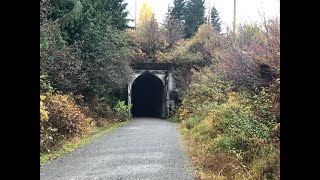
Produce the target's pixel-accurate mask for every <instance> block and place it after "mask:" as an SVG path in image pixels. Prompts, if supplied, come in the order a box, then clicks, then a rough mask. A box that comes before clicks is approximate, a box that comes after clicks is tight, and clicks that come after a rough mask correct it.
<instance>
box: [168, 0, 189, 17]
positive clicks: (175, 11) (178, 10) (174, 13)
mask: <svg viewBox="0 0 320 180" xmlns="http://www.w3.org/2000/svg"><path fill="white" fill-rule="evenodd" d="M185 3H186V2H185V0H174V2H173V8H172V10H171V12H170V16H171V17H172V19H177V20H180V21H181V20H183V10H184V7H185Z"/></svg>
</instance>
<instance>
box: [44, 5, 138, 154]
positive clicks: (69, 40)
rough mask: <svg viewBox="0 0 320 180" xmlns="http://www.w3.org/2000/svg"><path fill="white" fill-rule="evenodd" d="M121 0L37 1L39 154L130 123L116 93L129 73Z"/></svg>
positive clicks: (126, 39)
mask: <svg viewBox="0 0 320 180" xmlns="http://www.w3.org/2000/svg"><path fill="white" fill-rule="evenodd" d="M127 14H128V12H127V10H126V3H123V1H122V0H120V1H119V0H107V1H95V2H93V1H90V0H67V1H65V0H41V1H40V152H41V156H46V154H48V153H49V154H50V153H54V152H59V151H61V148H63V146H64V145H65V144H66V143H68V142H69V141H74V140H75V139H81V138H83V137H87V136H88V135H89V134H90V131H92V129H94V128H95V127H102V128H105V127H106V126H108V125H109V124H111V123H114V122H118V121H126V120H129V119H130V117H131V115H130V108H129V107H127V106H125V105H124V104H123V103H124V102H123V100H121V99H119V97H118V96H116V94H115V92H116V91H117V90H119V89H121V88H122V87H124V86H125V85H126V83H127V80H128V77H129V75H130V74H131V73H132V69H131V67H130V66H129V64H130V59H131V57H132V53H133V52H132V50H131V46H132V44H133V43H132V42H131V41H130V39H129V36H128V34H127V33H126V31H125V29H126V28H127V22H128V21H129V20H128V19H126V16H127Z"/></svg>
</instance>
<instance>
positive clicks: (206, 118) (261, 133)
mask: <svg viewBox="0 0 320 180" xmlns="http://www.w3.org/2000/svg"><path fill="white" fill-rule="evenodd" d="M212 69H214V68H204V69H202V70H200V71H199V72H196V71H194V72H193V77H192V81H191V84H190V86H189V90H188V91H187V93H186V94H185V96H184V97H183V101H182V104H181V106H180V107H179V109H178V111H177V116H178V118H179V120H180V121H181V122H182V123H181V126H182V128H183V131H184V132H185V136H186V138H187V139H188V144H189V147H190V150H191V153H192V154H193V157H194V162H195V163H196V164H197V166H198V167H200V168H201V169H202V172H206V173H204V174H202V175H201V177H202V178H203V179H212V178H213V179H215V178H217V177H219V178H223V177H224V178H226V179H248V178H249V179H250V177H251V176H252V177H255V178H254V179H261V178H266V177H267V178H269V179H278V178H279V147H278V146H277V145H276V144H275V143H274V140H276V141H278V140H279V139H277V137H276V135H275V134H276V133H275V127H276V126H277V123H276V118H275V116H274V114H273V113H272V111H271V108H272V101H271V99H272V96H271V95H270V94H269V93H268V92H267V91H266V90H264V89H262V90H260V91H256V92H255V91H250V90H248V89H246V88H242V89H234V88H233V85H232V84H231V83H229V82H226V81H222V80H221V78H220V77H219V76H218V75H216V74H215V73H214V72H213V71H212ZM235 90H237V91H235ZM266 153H269V154H272V157H269V156H266ZM218 161H219V163H217V162H218ZM210 174H211V175H210Z"/></svg>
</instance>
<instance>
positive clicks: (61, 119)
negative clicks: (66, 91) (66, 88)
mask: <svg viewBox="0 0 320 180" xmlns="http://www.w3.org/2000/svg"><path fill="white" fill-rule="evenodd" d="M44 106H45V107H46V109H47V111H48V112H49V118H48V119H47V120H42V121H40V125H41V126H40V149H41V152H48V151H50V150H52V149H54V148H55V147H57V146H59V143H60V142H61V141H62V140H64V139H69V138H72V137H76V136H82V135H84V134H86V133H87V132H88V127H89V122H90V119H89V118H87V117H86V116H85V115H84V114H83V113H82V112H81V110H80V108H79V106H78V105H76V103H75V101H74V99H73V98H72V97H71V96H70V95H61V94H56V95H52V96H49V97H47V98H46V100H45V102H44Z"/></svg>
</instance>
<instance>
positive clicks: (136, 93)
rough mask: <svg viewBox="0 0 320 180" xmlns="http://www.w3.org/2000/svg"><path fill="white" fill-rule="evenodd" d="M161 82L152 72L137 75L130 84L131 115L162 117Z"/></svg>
mask: <svg viewBox="0 0 320 180" xmlns="http://www.w3.org/2000/svg"><path fill="white" fill-rule="evenodd" d="M163 89H164V86H163V83H162V81H161V80H160V79H159V78H158V77H156V76H155V75H153V74H150V73H145V74H143V75H141V76H139V77H138V78H137V79H136V80H135V81H134V82H133V85H132V104H133V106H132V115H133V117H156V118H162V105H163Z"/></svg>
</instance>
